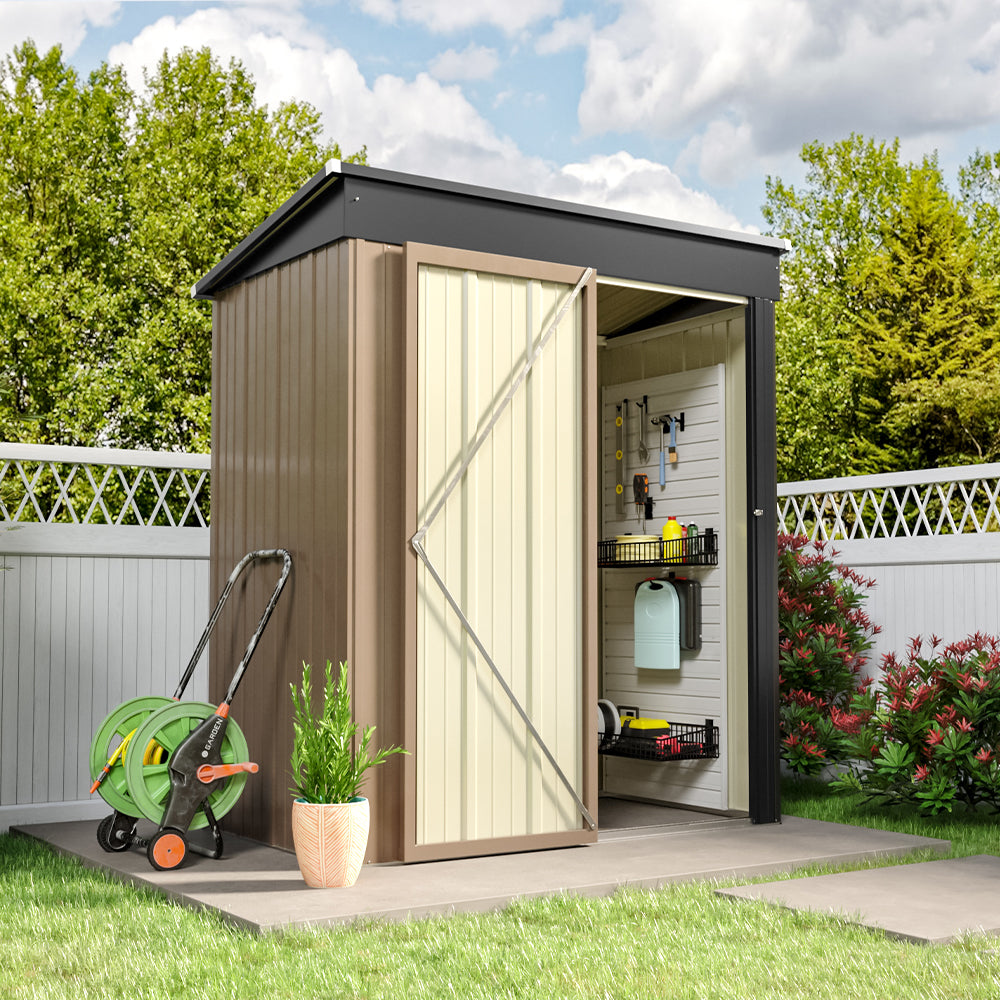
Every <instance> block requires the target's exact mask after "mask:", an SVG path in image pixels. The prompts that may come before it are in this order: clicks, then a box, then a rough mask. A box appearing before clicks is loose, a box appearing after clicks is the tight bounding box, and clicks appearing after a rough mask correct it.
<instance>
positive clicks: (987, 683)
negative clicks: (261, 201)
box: [832, 632, 1000, 814]
mask: <svg viewBox="0 0 1000 1000" xmlns="http://www.w3.org/2000/svg"><path fill="white" fill-rule="evenodd" d="M929 645H930V650H929V655H923V654H924V643H923V642H922V641H921V639H920V637H919V636H917V637H916V638H915V639H912V640H911V641H910V643H909V646H908V648H907V655H906V659H905V660H904V661H900V660H898V659H897V658H896V656H895V655H894V654H891V653H890V654H888V655H887V656H886V657H885V658H884V660H883V675H882V682H881V690H879V689H867V690H865V691H860V690H859V691H857V692H856V693H855V695H854V697H853V699H852V702H851V706H850V710H849V711H850V713H851V714H855V715H858V716H860V717H862V718H864V720H865V721H864V722H863V723H862V725H861V727H860V728H859V730H858V731H857V733H856V734H854V735H853V736H851V737H850V738H849V744H848V747H847V752H848V753H849V755H850V756H851V757H853V758H855V760H854V762H853V763H852V765H851V769H850V771H849V772H848V773H846V774H843V775H841V776H840V777H839V778H838V779H837V780H836V781H834V782H833V783H832V784H833V787H835V788H838V789H840V790H850V791H861V792H864V793H866V794H867V795H868V797H869V798H871V799H873V800H875V801H879V802H884V803H900V802H913V803H916V804H917V806H918V807H919V808H920V809H921V811H923V812H928V813H932V814H937V813H939V812H950V811H951V810H952V808H953V807H954V804H955V803H956V802H964V803H965V804H966V805H968V806H969V807H975V806H978V805H981V804H985V805H987V806H990V807H992V808H993V809H995V810H1000V760H998V759H997V754H998V753H1000V638H998V637H997V636H993V635H984V634H982V633H978V632H977V633H976V634H975V635H970V636H968V637H967V638H966V639H963V640H962V641H961V642H954V643H952V644H951V645H949V646H945V647H943V648H939V647H940V646H941V640H940V639H938V638H937V637H936V636H932V637H931V641H930V644H929Z"/></svg>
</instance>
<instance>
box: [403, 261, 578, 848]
mask: <svg viewBox="0 0 1000 1000" xmlns="http://www.w3.org/2000/svg"><path fill="white" fill-rule="evenodd" d="M418 274H419V277H418V281H419V299H418V302H419V315H418V362H417V364H418V372H417V379H418V394H417V395H418V402H417V411H418V430H417V439H418V441H419V442H420V454H419V458H418V473H417V505H418V522H420V523H423V518H424V516H425V515H426V514H427V513H428V511H429V510H430V509H431V508H432V507H433V505H434V504H435V503H436V502H437V500H438V499H439V497H440V496H441V494H442V493H443V491H444V489H445V487H446V485H447V484H448V482H449V481H450V480H451V477H452V476H453V475H454V473H455V471H456V470H457V469H458V467H459V466H460V465H461V463H462V462H463V461H464V459H465V456H466V454H467V452H468V450H469V448H470V446H471V444H472V443H473V442H474V440H475V439H476V437H477V436H478V434H479V433H480V431H481V430H482V429H483V428H484V427H485V425H486V424H487V423H488V422H489V419H490V417H491V416H492V414H493V411H494V408H495V407H496V405H497V403H498V402H499V401H500V400H501V399H502V398H503V396H504V395H505V393H506V391H507V389H508V388H509V386H510V384H511V381H512V379H513V377H514V376H515V375H516V372H517V370H518V368H519V367H520V366H521V365H522V364H523V363H524V361H525V360H526V359H527V358H528V356H529V353H530V351H531V350H533V348H534V346H535V345H536V344H537V341H538V339H539V338H540V336H541V334H542V333H543V332H544V329H545V328H546V327H547V325H548V321H549V319H550V318H551V317H552V316H554V314H555V312H556V311H557V309H558V306H559V304H560V303H561V302H562V300H563V299H564V298H565V296H566V295H567V294H568V292H569V290H570V289H569V288H568V287H567V286H565V285H562V284H557V283H543V282H540V281H534V280H525V279H519V278H511V277H506V276H498V275H492V274H485V273H480V272H474V271H465V270H455V269H447V268H443V267H435V266H427V265H422V266H421V267H420V269H419V272H418ZM581 317H582V305H581V303H579V302H577V304H576V306H575V308H574V310H573V311H571V313H569V314H567V316H566V317H565V319H564V320H563V323H562V324H561V325H560V328H559V330H558V331H557V333H556V334H555V336H554V337H553V339H552V341H550V342H549V344H548V346H547V347H546V350H545V352H544V353H543V355H542V358H541V360H540V361H539V362H538V364H537V365H536V367H535V369H533V371H532V372H531V374H530V375H529V376H528V379H527V381H526V382H525V383H524V384H523V385H522V386H521V388H520V389H519V391H518V394H517V395H516V396H515V397H514V399H513V401H512V403H511V405H510V406H509V408H508V409H507V410H506V412H505V413H504V415H503V416H502V417H501V419H500V421H499V422H498V423H497V425H496V427H495V428H494V430H493V432H492V434H491V437H490V438H489V439H488V441H487V442H486V444H485V445H484V446H483V448H482V449H481V450H480V451H479V452H478V454H477V455H476V456H475V458H474V459H473V462H472V465H471V466H470V468H469V470H468V472H467V474H466V475H465V477H464V478H463V480H462V482H461V484H460V486H459V487H458V488H457V489H456V491H455V492H454V493H453V494H452V495H451V497H450V498H449V500H448V502H447V504H446V505H445V507H444V508H443V509H442V511H441V513H440V514H439V515H438V517H437V519H436V520H435V521H434V523H433V524H432V526H431V528H430V531H429V532H428V535H427V537H426V540H425V548H426V550H427V552H428V555H429V557H430V559H431V561H432V562H433V563H434V564H435V566H436V567H437V569H438V571H439V572H440V574H441V575H442V577H443V578H444V580H445V582H446V583H447V584H448V586H449V588H450V589H451V591H452V593H453V594H454V596H455V598H456V599H457V600H458V602H459V604H460V605H461V606H462V607H463V609H464V610H465V613H466V615H467V617H468V618H469V619H470V621H471V622H472V624H473V627H474V628H475V629H476V631H477V633H478V634H479V635H480V637H481V639H482V640H483V642H484V644H485V645H486V647H487V648H488V649H489V650H490V651H491V655H492V657H493V659H494V662H496V664H497V665H498V667H499V668H500V670H501V671H502V672H503V673H504V675H505V677H506V679H507V682H508V683H509V684H510V686H511V688H512V690H513V692H514V694H515V696H516V697H517V698H518V700H519V701H520V702H521V704H522V705H523V706H524V708H525V709H526V711H527V712H528V714H529V716H530V717H531V718H532V719H533V721H534V722H535V724H536V727H537V728H538V729H539V731H540V732H541V734H542V737H543V738H544V739H545V740H546V743H547V744H548V746H549V747H550V749H551V751H552V752H553V754H554V756H555V757H556V759H557V760H558V761H560V764H561V766H562V767H563V769H564V771H565V772H566V773H567V776H568V777H569V779H570V781H571V782H573V783H574V786H575V787H577V788H579V787H580V785H581V781H582V767H583V765H582V739H581V737H582V734H581V719H582V688H583V677H582V652H581V647H582V642H583V635H582V629H583V610H582V596H581V585H580V580H581V564H580V560H581V551H580V550H581V545H580V539H581V537H582V534H583V527H582V520H581V514H580V498H579V496H578V493H579V489H580V486H579V484H580V482H581V475H582V459H581V455H582V430H581V426H580V414H581V405H582V399H581V390H580V373H581V364H582V353H581V352H582V344H581V336H580V334H581V323H582V319H581ZM417 588H418V589H417V596H418V611H417V661H416V662H417V693H416V698H417V720H418V721H417V733H418V742H417V746H416V747H415V748H414V750H415V757H416V761H415V763H416V774H417V783H416V810H417V820H416V842H417V844H419V845H429V844H441V843H447V842H457V841H472V840H486V839H495V838H505V837H518V836H525V835H530V834H539V833H552V832H562V831H567V830H576V829H578V828H579V826H580V818H579V813H578V811H577V809H576V806H575V804H574V803H573V800H572V797H571V796H570V795H569V793H568V792H567V791H566V790H565V788H564V787H563V786H562V784H561V783H560V782H559V780H558V777H557V776H556V774H555V773H554V772H553V770H552V768H551V767H550V765H549V764H548V762H547V761H546V760H545V759H544V757H543V756H542V754H541V752H540V751H539V750H538V748H537V746H535V744H534V742H533V740H532V738H531V736H530V734H529V733H528V732H527V729H526V727H525V726H524V724H523V722H522V720H521V719H520V718H519V717H518V715H517V713H516V711H515V710H514V709H513V707H512V706H511V705H510V703H509V700H508V699H507V697H506V695H505V694H504V692H503V690H502V689H501V688H500V687H499V685H498V684H497V683H496V682H495V680H494V678H493V676H492V674H491V673H490V671H489V668H488V666H487V665H486V664H485V663H484V662H482V661H481V657H480V655H479V654H478V652H477V651H476V649H475V647H474V646H473V644H472V642H471V641H470V639H469V637H468V636H467V634H466V633H465V632H464V630H463V629H462V627H461V625H460V623H459V622H458V619H457V618H456V617H455V615H454V613H453V612H452V611H451V609H450V608H448V606H447V604H446V602H445V599H444V596H443V595H442V594H441V593H440V591H439V589H438V588H437V586H436V584H435V583H434V581H433V580H432V579H431V578H430V577H429V576H428V575H427V574H426V572H425V571H424V570H423V569H422V568H421V569H420V571H419V572H418V584H417Z"/></svg>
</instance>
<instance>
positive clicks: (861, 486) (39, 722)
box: [0, 444, 1000, 831]
mask: <svg viewBox="0 0 1000 1000" xmlns="http://www.w3.org/2000/svg"><path fill="white" fill-rule="evenodd" d="M209 467H210V458H209V456H208V455H181V454H172V453H163V452H129V451H116V450H112V449H104V448H99V449H93V448H91V449H81V448H55V447H45V446H40V445H18V444H0V656H2V660H0V831H3V830H5V829H6V828H7V827H8V826H9V825H11V824H20V823H31V822H48V821H58V820H68V819H81V818H96V817H99V816H102V815H105V814H106V813H107V811H108V809H107V806H105V805H104V804H103V802H102V801H94V800H91V799H90V797H89V796H88V790H89V786H90V778H89V773H88V763H87V759H88V755H89V748H90V743H91V739H92V737H93V734H94V732H95V731H96V729H97V727H98V726H99V725H100V723H101V721H102V719H103V718H104V716H105V715H106V714H107V713H108V712H109V711H110V710H111V709H112V708H114V707H115V706H116V705H118V704H119V703H120V702H122V701H125V700H126V699H128V698H132V697H136V696H137V695H146V694H163V695H170V694H172V693H173V690H174V688H175V686H176V684H177V681H178V679H179V677H180V675H181V672H182V671H183V669H184V666H185V665H186V664H187V661H188V659H189V657H190V655H191V652H192V651H193V650H194V647H195V644H196V643H197V640H198V637H199V636H200V634H201V632H202V629H203V628H204V626H205V622H206V620H207V617H208V614H209V612H210V610H211V606H210V605H211V595H209V593H208V569H209V567H208V558H209V529H208V472H209ZM998 498H1000V464H995V465H979V466H967V467H962V468H953V469H939V470H934V471H927V472H912V473H896V474H891V475H884V476H865V477H851V478H845V479H829V480H816V481H812V482H805V483H784V484H782V485H779V487H778V529H779V531H782V532H787V533H802V534H806V535H808V536H809V537H811V538H819V539H823V540H824V541H827V542H829V543H830V544H831V546H832V547H833V548H835V549H836V550H837V551H838V552H839V554H840V555H839V560H840V561H842V562H845V563H847V564H848V565H849V566H851V567H852V568H854V569H856V570H858V571H859V572H860V573H863V574H864V575H865V576H870V577H874V578H875V580H876V581H877V584H876V586H875V587H874V588H873V589H872V590H871V592H870V596H869V599H868V602H867V610H868V613H869V615H870V616H871V618H872V619H873V620H874V621H875V622H877V623H878V624H880V625H881V626H882V628H883V632H882V635H880V636H879V637H878V640H877V645H876V647H875V649H874V650H873V653H872V662H873V664H877V663H878V662H879V660H880V659H881V655H882V654H883V653H885V652H888V651H890V650H893V651H897V652H900V653H902V652H903V651H904V650H905V648H906V644H907V642H908V640H909V639H910V638H911V637H912V636H915V635H922V636H925V637H929V636H930V635H931V634H936V635H938V636H941V637H942V638H943V639H945V640H946V641H951V640H953V639H960V638H963V637H964V636H965V635H967V634H969V633H970V632H975V631H980V630H981V631H988V632H1000V596H998V595H1000V513H998V505H1000V504H998ZM207 677H208V664H207V653H206V656H205V658H204V660H203V662H202V663H201V665H200V666H199V668H198V670H197V672H196V673H195V676H194V679H193V680H192V683H191V686H190V687H189V689H188V691H187V692H186V697H191V698H196V699H201V700H204V699H205V698H206V696H207ZM95 798H96V797H95Z"/></svg>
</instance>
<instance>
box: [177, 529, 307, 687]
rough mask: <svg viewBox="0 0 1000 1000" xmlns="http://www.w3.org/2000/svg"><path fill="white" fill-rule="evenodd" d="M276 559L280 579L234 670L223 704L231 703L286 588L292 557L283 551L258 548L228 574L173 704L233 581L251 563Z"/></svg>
mask: <svg viewBox="0 0 1000 1000" xmlns="http://www.w3.org/2000/svg"><path fill="white" fill-rule="evenodd" d="M279 557H280V558H281V559H282V560H284V564H283V566H282V568H281V577H280V578H279V580H278V583H277V585H276V586H275V588H274V593H273V594H271V599H270V600H269V601H268V602H267V607H266V608H265V609H264V613H263V614H262V615H261V617H260V621H259V622H258V624H257V628H256V629H255V630H254V633H253V635H252V636H250V642H249V643H247V648H246V651H245V652H244V653H243V659H242V660H240V665H239V666H238V667H237V668H236V673H235V674H234V675H233V679H232V682H231V683H230V685H229V690H228V691H227V692H226V698H225V702H224V704H226V705H229V704H231V703H232V700H233V698H234V697H235V696H236V689H237V688H238V687H239V686H240V681H241V680H242V679H243V674H244V673H245V672H246V668H247V664H248V663H249V662H250V657H251V656H253V651H254V649H255V648H256V646H257V641H258V640H259V639H260V637H261V635H262V634H263V632H264V629H265V627H266V626H267V623H268V621H269V620H270V618H271V614H272V613H273V612H274V607H275V605H276V604H277V603H278V598H279V597H280V596H281V592H282V590H284V588H285V581H286V580H287V579H288V575H289V573H290V572H291V570H292V557H291V555H290V554H289V553H288V552H287V551H286V550H285V549H258V550H257V551H255V552H248V553H247V554H246V555H245V556H244V557H243V558H242V559H241V560H240V561H239V562H238V563H237V564H236V568H235V569H234V570H233V571H232V573H230V574H229V579H228V580H227V581H226V586H225V587H224V588H223V590H222V594H221V596H220V597H219V600H218V602H217V603H216V605H215V610H214V611H213V612H212V617H211V618H209V620H208V624H207V625H206V626H205V631H204V632H202V634H201V638H200V639H199V640H198V645H197V646H196V647H195V651H194V653H192V654H191V660H190V661H189V663H188V665H187V669H186V670H185V671H184V675H183V676H182V677H181V679H180V683H179V684H178V685H177V690H176V691H175V692H174V700H175V701H176V700H177V699H179V698H180V697H181V695H182V694H183V693H184V689H185V688H186V687H187V685H188V681H190V680H191V675H192V674H193V673H194V670H195V667H196V666H197V665H198V661H199V660H200V659H201V654H202V653H203V652H204V651H205V647H206V646H207V645H208V640H209V637H210V636H211V635H212V631H213V629H214V628H215V625H216V622H218V620H219V616H220V615H221V614H222V609H223V607H224V606H225V604H226V601H227V600H228V599H229V595H230V593H232V589H233V587H234V586H235V585H236V581H237V580H238V579H239V578H240V574H242V573H243V571H244V570H245V569H246V568H247V567H248V566H249V565H250V564H251V563H254V562H257V561H259V560H262V559H277V558H279Z"/></svg>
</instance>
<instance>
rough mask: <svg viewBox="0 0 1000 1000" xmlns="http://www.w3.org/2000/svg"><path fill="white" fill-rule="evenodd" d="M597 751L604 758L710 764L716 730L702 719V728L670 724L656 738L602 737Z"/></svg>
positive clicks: (716, 745)
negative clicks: (688, 761) (703, 761)
mask: <svg viewBox="0 0 1000 1000" xmlns="http://www.w3.org/2000/svg"><path fill="white" fill-rule="evenodd" d="M597 749H598V752H599V753H602V754H604V755H605V756H607V757H631V758H633V759H634V760H654V761H667V760H711V759H713V758H715V757H718V756H719V727H718V726H716V725H715V723H714V720H713V719H706V720H705V724H704V725H689V724H688V723H685V722H671V723H670V728H669V729H668V730H667V732H666V733H663V734H662V735H658V736H637V735H630V734H628V733H622V734H620V735H614V734H613V733H605V734H603V735H602V736H601V742H600V745H599V746H598V748H597Z"/></svg>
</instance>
